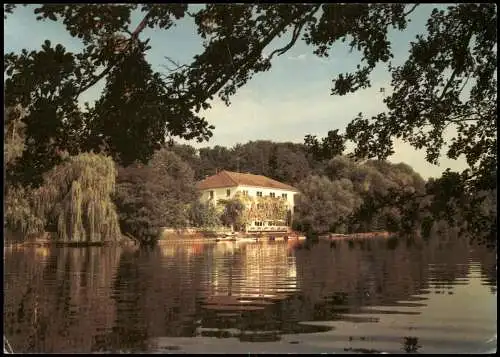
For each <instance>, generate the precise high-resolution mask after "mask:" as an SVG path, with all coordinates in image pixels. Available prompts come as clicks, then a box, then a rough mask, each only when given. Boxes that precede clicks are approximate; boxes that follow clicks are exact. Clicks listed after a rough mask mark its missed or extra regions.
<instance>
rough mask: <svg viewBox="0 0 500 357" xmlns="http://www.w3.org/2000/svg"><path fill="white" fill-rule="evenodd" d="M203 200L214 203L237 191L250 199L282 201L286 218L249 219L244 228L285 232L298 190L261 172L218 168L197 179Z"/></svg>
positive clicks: (252, 230) (231, 195) (249, 230)
mask: <svg viewBox="0 0 500 357" xmlns="http://www.w3.org/2000/svg"><path fill="white" fill-rule="evenodd" d="M197 188H198V189H199V190H200V191H201V201H202V202H213V203H214V204H217V203H218V201H219V200H221V199H230V198H233V197H234V196H235V195H236V194H239V195H240V196H245V197H248V198H252V199H257V200H258V198H259V197H272V198H276V199H282V200H284V203H285V206H286V208H287V210H288V215H287V219H286V220H282V221H281V220H280V221H278V222H277V221H272V220H267V219H264V220H263V221H252V222H250V223H249V224H248V225H247V226H246V227H245V230H246V231H247V232H255V231H286V230H288V227H289V226H290V225H291V220H292V217H293V211H294V199H295V197H294V196H295V195H296V194H298V190H297V189H296V188H294V187H292V186H290V185H287V184H284V183H282V182H279V181H276V180H273V179H271V178H269V177H266V176H262V175H253V174H243V173H239V172H231V171H225V170H223V171H220V172H219V173H217V174H216V175H213V176H209V177H207V178H205V179H204V180H202V181H200V182H198V184H197Z"/></svg>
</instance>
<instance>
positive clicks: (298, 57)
mask: <svg viewBox="0 0 500 357" xmlns="http://www.w3.org/2000/svg"><path fill="white" fill-rule="evenodd" d="M306 58H307V55H306V54H305V53H302V54H300V55H297V56H288V59H289V60H292V61H304V60H305V59H306Z"/></svg>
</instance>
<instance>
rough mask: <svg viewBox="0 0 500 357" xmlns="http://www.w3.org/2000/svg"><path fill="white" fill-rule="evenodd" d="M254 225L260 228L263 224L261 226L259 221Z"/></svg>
mask: <svg viewBox="0 0 500 357" xmlns="http://www.w3.org/2000/svg"><path fill="white" fill-rule="evenodd" d="M255 225H256V226H257V227H262V226H263V225H264V224H263V222H260V221H255Z"/></svg>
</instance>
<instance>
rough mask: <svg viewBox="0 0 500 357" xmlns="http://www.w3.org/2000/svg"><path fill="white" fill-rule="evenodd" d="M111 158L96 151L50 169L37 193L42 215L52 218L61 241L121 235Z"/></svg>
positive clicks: (111, 239)
mask: <svg viewBox="0 0 500 357" xmlns="http://www.w3.org/2000/svg"><path fill="white" fill-rule="evenodd" d="M115 179H116V169H115V164H114V162H113V160H112V159H111V158H110V157H105V156H102V155H97V154H92V153H89V154H86V153H85V154H80V155H78V156H72V157H69V158H68V159H67V160H66V161H65V162H64V163H63V164H61V165H59V166H57V167H56V168H54V169H53V170H51V171H49V172H48V174H47V175H46V177H45V184H44V186H42V187H41V188H40V189H39V191H38V195H37V196H36V202H35V205H36V207H38V209H39V210H40V212H41V216H45V217H49V218H50V219H53V220H54V222H56V224H57V233H58V234H59V237H60V238H61V239H62V240H63V241H70V242H103V241H118V240H119V239H120V238H121V234H120V229H119V226H118V217H117V214H116V209H115V205H114V204H113V202H112V200H111V195H112V194H113V192H114V190H115Z"/></svg>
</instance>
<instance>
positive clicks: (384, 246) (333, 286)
mask: <svg viewBox="0 0 500 357" xmlns="http://www.w3.org/2000/svg"><path fill="white" fill-rule="evenodd" d="M327 244H328V243H326V242H320V243H318V244H317V245H316V246H314V247H312V248H311V252H309V253H306V252H304V251H301V250H298V251H297V252H296V259H297V276H298V280H299V282H300V284H301V287H302V290H303V294H304V295H305V296H306V297H307V300H308V301H310V304H311V307H309V308H307V307H305V308H306V309H309V310H312V311H315V312H314V313H312V315H313V316H317V318H318V319H319V318H321V319H325V320H335V319H337V318H340V316H339V314H342V313H345V312H349V313H354V312H359V311H360V309H361V308H362V307H364V306H374V305H377V306H386V305H394V304H395V303H398V302H400V301H408V300H412V296H414V295H419V294H421V293H422V292H424V291H425V290H426V289H428V287H429V279H430V280H431V284H434V285H435V286H436V287H440V285H439V284H438V282H439V283H440V284H442V283H443V282H446V284H448V285H450V284H456V283H457V279H465V278H466V277H467V274H468V266H467V264H464V263H466V262H467V261H468V256H469V246H468V243H466V242H464V243H460V242H454V244H450V245H446V246H442V247H437V244H436V243H435V242H434V243H432V242H430V243H429V244H423V243H422V244H420V243H419V244H420V245H418V246H413V247H411V248H408V247H407V246H406V244H396V243H395V242H394V241H393V242H392V243H390V241H387V240H374V241H371V242H365V243H363V244H361V243H353V242H349V241H347V242H345V241H338V242H337V243H336V246H332V245H330V247H329V248H326V246H327ZM368 246H370V247H371V249H370V250H369V249H368ZM325 248H326V249H325ZM429 265H430V266H431V268H429ZM340 296H341V297H342V299H343V300H342V301H340V300H339V297H340ZM332 297H334V298H332ZM398 305H401V303H398ZM314 306H316V307H314ZM409 306H410V305H409ZM312 311H311V312H312Z"/></svg>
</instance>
